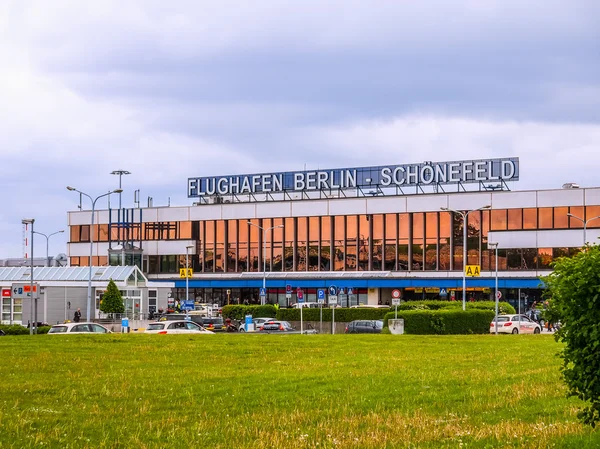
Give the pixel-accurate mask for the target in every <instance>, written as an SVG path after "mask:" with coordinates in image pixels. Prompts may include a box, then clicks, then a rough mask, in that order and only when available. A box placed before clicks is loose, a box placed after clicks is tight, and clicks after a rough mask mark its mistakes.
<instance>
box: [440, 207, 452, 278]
mask: <svg viewBox="0 0 600 449" xmlns="http://www.w3.org/2000/svg"><path fill="white" fill-rule="evenodd" d="M438 217H439V221H440V249H439V253H440V255H439V262H438V263H439V269H440V270H450V254H451V253H450V235H451V234H452V222H451V218H452V217H451V214H450V213H449V212H440V213H439V215H438Z"/></svg>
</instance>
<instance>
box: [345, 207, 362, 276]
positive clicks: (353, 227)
mask: <svg viewBox="0 0 600 449" xmlns="http://www.w3.org/2000/svg"><path fill="white" fill-rule="evenodd" d="M358 237H359V236H358V220H357V217H356V215H349V216H347V217H346V268H345V269H346V270H347V271H356V269H357V268H358V263H357V262H358V261H357V253H356V251H357V244H358Z"/></svg>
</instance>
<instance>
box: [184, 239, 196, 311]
mask: <svg viewBox="0 0 600 449" xmlns="http://www.w3.org/2000/svg"><path fill="white" fill-rule="evenodd" d="M193 248H194V247H193V246H192V245H188V246H186V247H185V300H186V307H185V314H186V315H187V314H188V308H187V301H189V299H190V282H189V279H190V276H189V269H190V263H189V251H190V249H193Z"/></svg>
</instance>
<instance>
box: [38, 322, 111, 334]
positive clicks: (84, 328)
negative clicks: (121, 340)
mask: <svg viewBox="0 0 600 449" xmlns="http://www.w3.org/2000/svg"><path fill="white" fill-rule="evenodd" d="M110 333H111V331H109V330H108V329H107V328H105V327H104V326H102V325H101V324H98V323H64V324H55V325H54V326H52V327H51V328H50V330H49V331H48V334H49V335H55V334H56V335H65V334H69V335H73V334H110Z"/></svg>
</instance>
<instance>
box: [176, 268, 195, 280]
mask: <svg viewBox="0 0 600 449" xmlns="http://www.w3.org/2000/svg"><path fill="white" fill-rule="evenodd" d="M193 274H194V270H192V269H191V268H180V269H179V277H180V278H191V277H192V275H193Z"/></svg>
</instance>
